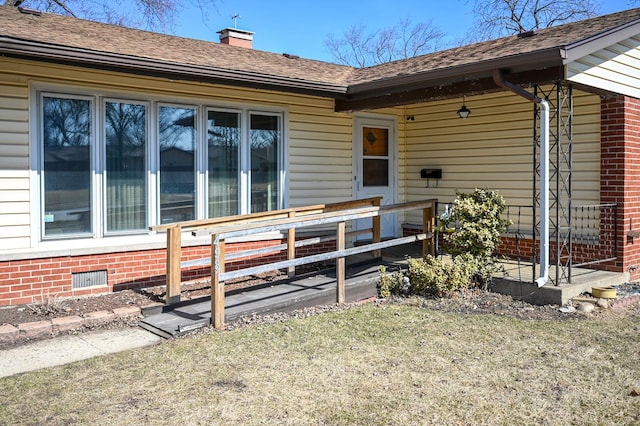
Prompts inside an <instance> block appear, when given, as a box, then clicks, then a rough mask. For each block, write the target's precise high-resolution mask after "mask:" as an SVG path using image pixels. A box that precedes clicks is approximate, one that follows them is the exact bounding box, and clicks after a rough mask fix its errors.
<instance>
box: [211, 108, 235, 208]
mask: <svg viewBox="0 0 640 426" xmlns="http://www.w3.org/2000/svg"><path fill="white" fill-rule="evenodd" d="M207 139H208V150H209V154H208V157H209V158H208V171H209V182H208V191H209V194H208V195H209V196H208V198H209V217H220V216H231V215H236V214H238V145H239V142H240V114H239V113H236V112H224V111H209V113H208V116H207Z"/></svg>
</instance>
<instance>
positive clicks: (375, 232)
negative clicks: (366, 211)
mask: <svg viewBox="0 0 640 426" xmlns="http://www.w3.org/2000/svg"><path fill="white" fill-rule="evenodd" d="M381 201H382V197H379V198H377V199H375V200H374V201H373V205H374V206H375V207H380V204H381ZM380 223H381V220H380V215H379V214H378V215H375V216H373V217H372V218H371V228H372V231H371V242H372V243H379V242H380V239H381V233H380ZM381 254H382V251H381V250H374V251H373V257H380V256H381Z"/></svg>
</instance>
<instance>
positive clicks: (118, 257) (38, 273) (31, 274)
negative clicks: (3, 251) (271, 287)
mask: <svg viewBox="0 0 640 426" xmlns="http://www.w3.org/2000/svg"><path fill="white" fill-rule="evenodd" d="M281 243H282V240H279V239H278V240H269V241H259V242H247V243H236V244H233V243H232V244H228V245H227V247H226V250H227V253H231V252H237V251H242V250H250V249H256V248H263V247H268V246H273V245H278V244H281ZM330 250H335V242H326V243H320V244H314V245H309V246H305V247H302V248H299V249H297V250H296V256H297V257H300V256H307V255H310V254H315V253H320V252H326V251H330ZM210 255H211V248H210V246H208V245H206V246H195V247H183V248H182V261H188V260H196V259H202V258H207V257H209V256H210ZM166 259H167V257H166V250H165V249H156V250H141V251H128V252H122V253H107V254H95V255H86V256H64V257H50V258H43V259H30V260H13V261H5V262H0V306H3V305H19V304H25V303H40V302H46V301H47V300H48V299H49V298H64V297H74V296H83V295H91V294H104V293H109V292H113V291H119V290H125V289H133V288H142V287H151V286H157V285H164V284H166ZM285 259H286V252H276V253H271V254H267V255H263V256H253V257H245V258H239V259H236V260H234V261H233V262H228V263H227V264H226V270H227V271H232V270H237V269H241V268H245V267H248V266H255V265H259V264H264V263H269V262H274V261H278V260H285ZM88 271H107V277H108V278H107V281H108V283H107V286H96V287H91V288H84V289H75V290H74V289H72V278H71V277H72V274H74V273H78V272H88ZM210 273H211V269H210V267H209V266H206V267H201V266H196V267H191V268H185V269H183V270H182V281H183V282H187V281H194V280H202V279H209V277H210Z"/></svg>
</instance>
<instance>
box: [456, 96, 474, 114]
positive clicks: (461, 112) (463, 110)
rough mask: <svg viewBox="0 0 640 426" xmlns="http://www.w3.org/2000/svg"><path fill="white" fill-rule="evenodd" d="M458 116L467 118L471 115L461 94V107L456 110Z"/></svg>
mask: <svg viewBox="0 0 640 426" xmlns="http://www.w3.org/2000/svg"><path fill="white" fill-rule="evenodd" d="M457 114H458V117H460V118H467V117H469V115H471V110H470V109H469V108H467V106H466V105H465V104H464V96H462V107H460V109H459V110H458V111H457Z"/></svg>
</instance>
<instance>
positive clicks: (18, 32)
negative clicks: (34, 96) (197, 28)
mask: <svg viewBox="0 0 640 426" xmlns="http://www.w3.org/2000/svg"><path fill="white" fill-rule="evenodd" d="M1 39H12V40H17V41H20V40H22V41H28V42H31V43H33V42H35V43H38V44H41V45H43V46H45V47H49V48H50V49H51V50H54V49H55V48H56V47H65V48H72V49H76V50H82V51H86V52H93V53H104V54H111V55H117V57H120V58H121V59H123V57H129V58H138V59H148V60H152V61H154V62H158V61H161V62H166V63H169V64H176V65H186V66H192V67H194V68H196V69H199V70H201V71H203V72H204V71H205V70H217V71H229V72H238V73H240V74H245V75H246V74H253V75H260V76H268V77H270V78H275V79H276V80H285V81H289V82H295V81H296V80H298V81H300V82H310V83H316V84H317V85H318V86H320V87H326V88H327V89H328V90H329V91H331V90H337V91H344V90H345V88H346V85H347V82H348V79H349V77H350V76H351V74H352V73H353V71H354V69H353V68H351V67H346V66H342V65H337V64H331V63H326V62H321V61H316V60H310V59H304V58H294V59H291V58H289V57H286V56H284V55H280V54H276V53H270V52H264V51H260V50H255V49H247V48H242V47H237V46H230V45H226V44H220V43H214V42H208V41H203V40H195V39H188V38H182V37H175V36H170V35H165V34H159V33H152V32H148V31H142V30H136V29H131V28H124V27H119V26H115V25H108V24H103V23H99V22H93V21H87V20H82V19H76V18H71V17H66V16H61V15H56V14H50V13H42V14H41V15H40V16H34V15H32V14H25V13H20V12H19V11H18V10H17V8H15V7H9V6H0V40H1ZM59 54H65V52H59ZM112 60H117V58H113V59H112Z"/></svg>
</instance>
